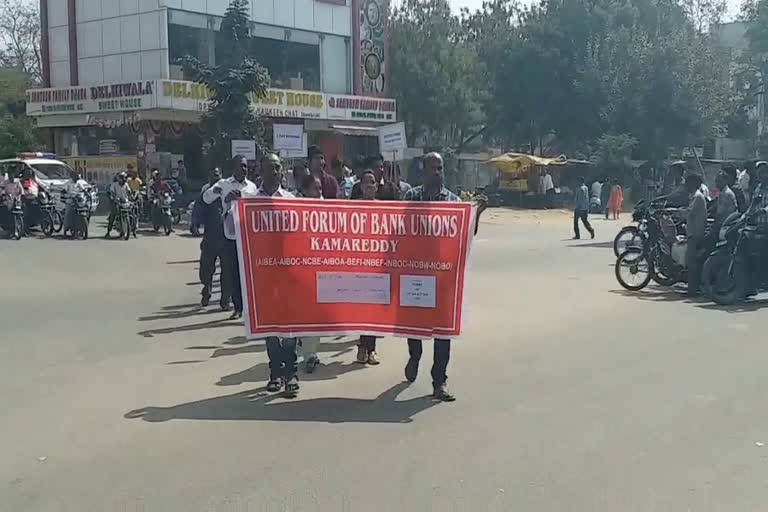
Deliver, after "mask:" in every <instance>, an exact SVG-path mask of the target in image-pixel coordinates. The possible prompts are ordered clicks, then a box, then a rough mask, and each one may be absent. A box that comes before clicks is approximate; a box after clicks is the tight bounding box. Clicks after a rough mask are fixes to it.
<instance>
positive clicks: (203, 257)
mask: <svg viewBox="0 0 768 512" xmlns="http://www.w3.org/2000/svg"><path fill="white" fill-rule="evenodd" d="M223 249H224V241H223V240H220V239H219V240H214V239H206V238H203V241H202V242H200V282H201V283H203V287H204V288H205V290H207V291H208V293H211V288H213V275H214V274H215V273H216V260H219V265H221V262H222V260H223V258H222V255H223V252H224V251H223ZM222 273H223V272H222ZM219 281H223V279H222V278H221V277H219ZM222 292H223V290H222ZM223 297H224V296H223V295H222V298H223ZM228 300H229V299H228V298H227V301H228Z"/></svg>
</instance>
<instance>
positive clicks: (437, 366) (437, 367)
mask: <svg viewBox="0 0 768 512" xmlns="http://www.w3.org/2000/svg"><path fill="white" fill-rule="evenodd" d="M421 352H422V342H421V340H417V339H412V338H409V339H408V353H409V355H410V358H411V360H412V361H415V362H416V364H418V362H419V360H420V359H421ZM450 360H451V340H446V339H440V338H435V351H434V356H433V361H432V386H439V385H441V384H443V383H445V381H446V380H448V375H447V374H446V371H447V369H448V361H450Z"/></svg>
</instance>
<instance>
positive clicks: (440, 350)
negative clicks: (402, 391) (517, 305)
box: [403, 153, 488, 402]
mask: <svg viewBox="0 0 768 512" xmlns="http://www.w3.org/2000/svg"><path fill="white" fill-rule="evenodd" d="M443 177H444V174H443V157H441V156H440V155H439V154H438V153H429V154H428V155H425V156H424V184H423V185H419V186H418V187H414V188H412V189H411V190H409V191H407V192H406V193H405V194H404V195H403V201H460V199H459V198H458V196H457V195H456V194H454V193H453V192H451V191H450V190H448V189H447V188H445V185H444V184H443ZM487 207H488V200H487V199H486V198H485V197H484V196H481V197H480V198H478V202H477V217H476V219H475V233H477V227H478V222H479V221H480V214H481V213H482V212H483V211H484V210H485V209H486V208H487ZM408 353H409V355H410V357H409V359H408V364H406V365H405V378H406V379H407V380H408V382H413V381H415V380H416V376H417V375H418V373H419V360H420V359H421V353H422V342H421V340H418V339H409V340H408ZM450 358H451V340H447V339H440V338H435V349H434V358H433V363H432V390H433V396H434V397H435V398H436V399H437V400H442V401H443V402H453V401H454V400H456V397H454V396H453V395H452V394H451V393H450V392H449V391H448V386H447V384H446V380H448V375H447V374H446V370H447V368H448V361H449V360H450Z"/></svg>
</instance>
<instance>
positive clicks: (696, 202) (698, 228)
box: [685, 174, 707, 297]
mask: <svg viewBox="0 0 768 512" xmlns="http://www.w3.org/2000/svg"><path fill="white" fill-rule="evenodd" d="M701 184H702V178H701V176H699V175H698V174H689V175H688V176H687V177H686V178H685V188H686V190H687V191H688V194H689V195H690V197H691V200H690V203H689V205H688V218H687V221H686V224H685V230H686V234H687V235H688V239H687V247H686V250H685V265H686V267H687V268H688V296H689V297H695V296H696V295H697V294H698V293H699V281H700V278H701V265H700V261H699V258H698V252H699V248H700V247H701V244H702V243H703V242H704V232H705V230H706V228H707V200H706V198H705V197H704V194H703V193H702V191H701Z"/></svg>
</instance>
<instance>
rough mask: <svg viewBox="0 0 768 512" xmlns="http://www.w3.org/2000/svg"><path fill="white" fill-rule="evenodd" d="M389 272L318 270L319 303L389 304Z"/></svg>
mask: <svg viewBox="0 0 768 512" xmlns="http://www.w3.org/2000/svg"><path fill="white" fill-rule="evenodd" d="M389 301H390V292H389V274H373V273H362V272H318V273H317V302H318V303H320V304H335V303H346V304H389Z"/></svg>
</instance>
